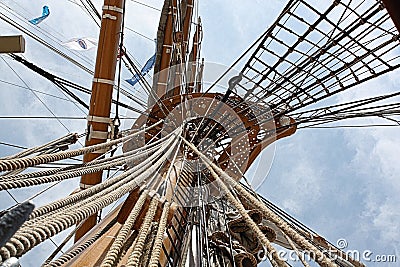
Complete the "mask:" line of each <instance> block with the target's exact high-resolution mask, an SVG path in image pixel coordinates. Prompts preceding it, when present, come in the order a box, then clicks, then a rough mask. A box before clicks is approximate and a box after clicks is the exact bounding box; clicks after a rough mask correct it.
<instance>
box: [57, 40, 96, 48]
mask: <svg viewBox="0 0 400 267" xmlns="http://www.w3.org/2000/svg"><path fill="white" fill-rule="evenodd" d="M62 45H63V46H65V47H67V48H69V49H72V50H79V51H82V50H90V49H92V48H94V47H96V46H97V40H96V39H95V38H90V37H82V38H73V39H71V40H69V41H67V42H65V43H63V44H62Z"/></svg>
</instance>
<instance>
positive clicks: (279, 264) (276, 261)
mask: <svg viewBox="0 0 400 267" xmlns="http://www.w3.org/2000/svg"><path fill="white" fill-rule="evenodd" d="M204 163H206V165H207V168H208V170H209V171H210V172H211V175H212V176H213V177H214V179H215V181H217V183H218V185H219V186H220V188H221V189H222V191H223V192H224V193H225V197H226V199H227V200H228V201H229V202H230V203H232V204H233V205H234V206H235V208H236V209H237V210H238V212H239V214H240V215H241V216H242V218H243V219H244V220H245V222H246V224H247V225H248V226H249V227H250V229H251V230H252V231H253V232H254V233H256V235H257V237H258V239H259V240H260V241H261V242H262V243H263V245H264V246H265V247H266V249H267V252H268V255H269V256H271V258H270V259H271V261H270V262H271V264H272V266H274V267H286V266H288V265H287V263H286V262H285V261H284V260H282V259H281V258H279V256H278V253H277V251H276V250H275V248H274V247H273V246H272V245H271V242H270V241H269V240H268V238H267V237H266V236H265V235H264V233H263V232H261V230H260V228H259V227H258V226H257V224H256V223H255V222H254V221H253V220H252V219H251V217H250V216H249V214H248V213H247V211H246V209H245V208H244V207H243V204H242V203H240V202H239V201H238V200H237V199H236V198H235V197H234V196H233V194H232V193H231V191H230V190H229V189H228V187H227V186H226V185H225V184H224V182H223V181H222V180H221V178H219V176H218V175H217V173H216V172H215V171H214V170H213V168H212V167H211V166H210V165H209V164H208V163H207V162H205V161H204Z"/></svg>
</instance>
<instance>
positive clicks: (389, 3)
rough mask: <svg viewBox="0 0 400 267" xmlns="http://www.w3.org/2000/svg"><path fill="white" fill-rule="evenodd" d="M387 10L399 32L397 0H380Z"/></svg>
mask: <svg viewBox="0 0 400 267" xmlns="http://www.w3.org/2000/svg"><path fill="white" fill-rule="evenodd" d="M382 1H383V4H384V5H385V8H386V10H387V11H388V13H389V15H390V17H391V18H392V20H393V22H394V25H396V28H397V30H398V31H399V32H400V2H399V0H382Z"/></svg>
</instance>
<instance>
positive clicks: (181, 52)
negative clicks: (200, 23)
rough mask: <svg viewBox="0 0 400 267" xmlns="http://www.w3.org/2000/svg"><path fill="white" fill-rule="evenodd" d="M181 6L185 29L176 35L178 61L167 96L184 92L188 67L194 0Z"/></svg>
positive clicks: (173, 70) (184, 2)
mask: <svg viewBox="0 0 400 267" xmlns="http://www.w3.org/2000/svg"><path fill="white" fill-rule="evenodd" d="M179 7H180V14H181V16H183V17H181V18H180V19H181V20H182V23H181V24H183V27H182V28H183V29H182V32H178V33H177V34H176V36H175V40H174V41H175V42H176V50H175V51H174V52H175V53H174V54H177V55H178V56H177V61H176V62H174V64H176V65H175V66H173V67H172V68H171V71H172V72H174V73H171V78H173V79H171V80H173V81H174V82H173V88H172V90H171V91H170V89H168V92H167V94H166V97H170V96H174V95H180V94H181V93H182V91H181V89H182V76H183V71H184V70H185V69H186V68H185V64H186V62H187V58H186V54H187V47H188V40H189V34H190V24H191V23H192V13H193V0H187V1H182V3H181V4H180V5H179Z"/></svg>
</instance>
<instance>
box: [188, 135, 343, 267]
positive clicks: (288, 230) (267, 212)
mask: <svg viewBox="0 0 400 267" xmlns="http://www.w3.org/2000/svg"><path fill="white" fill-rule="evenodd" d="M181 139H182V140H183V142H185V143H186V144H187V145H188V146H189V147H190V148H191V149H192V150H193V151H194V152H195V153H196V154H197V155H198V156H199V157H200V158H201V159H202V160H203V161H204V162H205V163H206V164H207V165H209V167H211V168H212V170H213V171H214V170H215V172H217V173H218V175H219V176H218V175H217V177H218V178H216V180H217V181H220V180H219V178H221V181H223V183H228V184H229V185H230V186H232V187H233V188H234V189H235V190H236V191H237V192H238V193H239V194H240V195H242V196H243V197H244V198H246V199H248V200H249V201H250V202H251V203H253V204H254V205H255V206H256V207H257V208H258V209H259V210H260V211H261V212H262V213H263V214H264V216H265V217H266V218H267V219H268V220H270V221H271V222H272V223H274V224H275V225H276V226H277V227H279V229H281V230H282V231H283V232H284V233H285V234H286V235H287V236H289V237H290V238H291V239H292V240H293V241H295V242H296V244H298V245H300V247H301V248H302V249H304V250H307V251H310V252H312V253H315V255H316V256H317V257H316V261H317V262H318V263H319V264H320V265H322V266H329V267H337V265H336V264H334V263H333V262H332V261H331V260H330V259H328V258H327V257H326V256H325V255H324V254H323V253H322V252H321V251H319V250H318V249H317V248H316V247H315V246H313V245H312V244H311V243H310V242H309V241H307V240H306V239H305V238H304V237H303V236H302V235H300V234H299V233H298V232H296V231H295V230H294V229H293V228H292V227H291V226H289V225H288V224H287V223H286V222H285V221H284V220H282V219H281V218H280V217H279V216H278V215H277V214H276V213H274V212H273V211H272V210H271V209H269V208H268V207H267V206H265V205H264V204H263V203H262V202H260V200H258V199H257V198H255V197H254V196H253V195H252V194H250V193H249V192H247V191H246V190H245V189H244V188H243V187H242V186H241V184H239V183H238V182H236V181H235V180H234V179H232V178H231V177H229V176H228V175H227V174H226V173H225V172H224V171H223V170H222V169H221V168H219V167H218V166H216V165H215V164H214V163H213V162H212V161H210V160H209V159H208V158H207V157H206V156H204V154H203V153H201V152H200V151H199V150H198V149H197V148H196V147H195V146H194V145H193V144H191V143H189V142H188V141H186V139H184V138H183V137H181ZM210 171H211V170H210ZM228 193H230V191H229V190H228V192H227V195H228ZM233 200H235V198H233ZM239 204H240V203H239ZM267 242H269V241H268V240H267Z"/></svg>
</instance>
